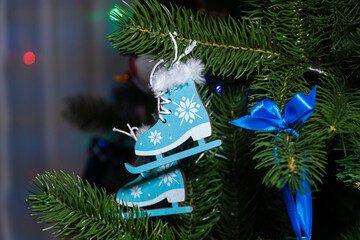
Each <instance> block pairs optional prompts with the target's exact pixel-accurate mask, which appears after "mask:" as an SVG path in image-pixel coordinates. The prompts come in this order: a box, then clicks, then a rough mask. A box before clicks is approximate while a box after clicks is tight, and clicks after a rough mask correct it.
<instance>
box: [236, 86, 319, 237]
mask: <svg viewBox="0 0 360 240" xmlns="http://www.w3.org/2000/svg"><path fill="white" fill-rule="evenodd" d="M316 87H317V86H315V87H314V88H313V89H312V90H311V91H310V92H309V94H308V95H306V96H305V95H304V94H303V93H298V94H296V95H295V96H294V97H293V98H292V99H290V101H289V102H288V103H287V104H286V106H285V108H284V117H283V116H282V114H281V111H280V109H279V107H278V106H277V105H276V104H275V103H274V102H273V101H271V100H269V99H265V100H262V101H261V102H259V103H258V104H256V105H255V106H254V107H252V109H251V111H250V115H247V116H243V117H241V118H238V119H235V120H233V121H230V122H229V123H231V124H233V125H235V126H238V127H241V128H246V129H250V130H263V131H279V132H281V131H288V130H292V129H291V128H292V127H294V126H295V125H296V124H302V123H304V122H305V121H306V120H307V119H308V118H309V117H310V115H311V114H312V113H313V112H314V110H315V100H316V97H315V96H316ZM292 132H295V131H294V130H292ZM295 133H296V132H295ZM304 174H307V173H306V172H305V173H304ZM301 184H302V186H303V189H304V191H303V192H301V193H299V192H298V193H296V205H295V201H294V197H293V195H292V193H291V190H290V187H289V185H288V184H286V185H285V186H284V187H283V189H282V192H283V196H284V200H285V205H286V208H287V211H288V214H289V217H290V221H291V224H292V226H293V229H294V231H295V234H296V237H297V239H298V240H301V239H304V238H302V234H301V230H302V231H303V233H304V234H305V236H306V239H308V240H310V239H311V229H312V202H311V189H310V183H309V181H307V180H301Z"/></svg>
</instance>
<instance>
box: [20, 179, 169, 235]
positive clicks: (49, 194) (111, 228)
mask: <svg viewBox="0 0 360 240" xmlns="http://www.w3.org/2000/svg"><path fill="white" fill-rule="evenodd" d="M33 185H34V186H35V189H33V190H31V191H30V195H29V197H28V198H27V199H26V202H27V203H28V204H29V206H30V209H31V210H32V211H33V214H32V215H33V216H38V220H39V222H42V223H49V224H52V225H51V226H50V227H48V228H46V229H44V230H50V229H51V230H55V232H54V235H55V236H56V237H61V238H79V239H93V238H96V239H159V238H161V237H165V238H168V239H169V238H172V237H173V235H172V232H171V231H169V229H168V227H167V226H166V224H163V223H162V222H161V220H159V219H157V220H156V221H149V218H148V217H146V218H140V219H134V218H133V214H138V213H139V210H137V209H135V211H134V212H133V213H132V214H130V215H131V216H129V218H128V219H124V218H123V217H122V212H123V211H124V210H126V208H124V207H122V206H120V205H119V204H118V203H117V202H116V201H115V197H114V196H113V195H108V194H107V193H106V191H105V190H99V189H97V188H96V187H95V186H91V185H90V184H89V183H88V182H83V181H82V180H81V179H80V177H75V176H70V175H68V174H65V173H63V172H61V173H57V172H54V174H51V173H45V174H43V175H38V176H37V177H36V178H35V179H34V181H33ZM142 214H143V212H142Z"/></svg>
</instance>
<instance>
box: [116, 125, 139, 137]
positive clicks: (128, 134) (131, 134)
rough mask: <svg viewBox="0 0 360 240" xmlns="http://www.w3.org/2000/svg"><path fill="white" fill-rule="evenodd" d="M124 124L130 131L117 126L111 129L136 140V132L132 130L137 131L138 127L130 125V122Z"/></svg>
mask: <svg viewBox="0 0 360 240" xmlns="http://www.w3.org/2000/svg"><path fill="white" fill-rule="evenodd" d="M126 126H127V127H128V128H129V130H130V132H125V131H123V130H121V129H118V128H113V131H115V132H119V133H122V134H125V135H127V136H129V137H131V138H133V139H135V141H137V140H138V139H137V137H136V134H135V132H134V130H135V131H137V130H139V128H137V127H131V126H130V124H126Z"/></svg>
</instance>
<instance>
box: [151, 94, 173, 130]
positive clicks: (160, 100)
mask: <svg viewBox="0 0 360 240" xmlns="http://www.w3.org/2000/svg"><path fill="white" fill-rule="evenodd" d="M165 93H167V91H161V92H159V93H158V94H157V95H156V96H155V98H157V101H158V104H157V105H158V114H159V119H160V120H161V121H162V122H163V123H166V119H164V117H163V116H162V115H163V114H164V115H170V114H171V111H170V110H169V109H166V108H164V107H163V105H164V104H168V103H171V99H168V98H164V97H163V95H164V94H165Z"/></svg>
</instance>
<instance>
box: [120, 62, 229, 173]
mask: <svg viewBox="0 0 360 240" xmlns="http://www.w3.org/2000/svg"><path fill="white" fill-rule="evenodd" d="M203 70H204V65H203V64H202V63H201V61H200V60H196V59H189V60H188V61H187V62H186V63H182V62H180V63H177V64H175V65H173V66H172V67H171V68H170V69H168V68H167V67H166V66H164V67H163V68H162V69H160V70H159V71H158V72H156V73H155V74H154V76H153V78H152V83H151V88H152V90H153V92H154V93H155V97H156V98H157V99H158V113H159V120H158V121H157V122H156V124H155V125H154V126H153V127H151V128H150V129H149V130H147V131H145V132H144V133H142V134H141V135H140V134H135V133H130V135H131V136H133V137H134V136H136V135H137V136H136V137H135V140H136V145H135V154H136V155H138V156H155V157H156V161H153V162H150V163H147V164H145V165H141V166H138V167H135V166H133V165H131V164H128V163H126V164H125V166H126V169H127V170H128V171H129V172H131V173H134V174H135V173H142V172H145V171H148V170H151V169H154V168H157V167H159V166H161V165H164V164H167V163H171V162H174V161H177V160H180V159H183V158H186V157H189V156H192V155H195V154H197V153H200V152H203V151H206V150H208V149H211V148H214V147H217V146H220V145H221V143H222V142H221V140H215V141H212V142H209V143H206V142H205V138H207V137H209V136H211V134H212V126H211V122H210V117H209V114H208V112H207V110H206V108H205V106H204V104H203V102H202V100H201V98H200V96H199V93H198V91H197V87H196V84H195V83H198V84H202V83H204V81H205V79H204V77H203V76H202V71H203ZM115 130H116V129H115ZM133 130H137V129H134V128H130V132H133ZM136 133H138V132H136ZM139 135H140V136H139ZM189 138H192V139H193V140H194V141H198V146H196V147H194V148H191V149H187V150H184V151H182V152H178V153H175V154H173V155H169V156H164V154H165V153H166V152H169V151H170V150H173V149H175V148H176V147H178V146H180V145H181V144H183V143H184V142H185V141H186V140H188V139H189Z"/></svg>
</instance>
